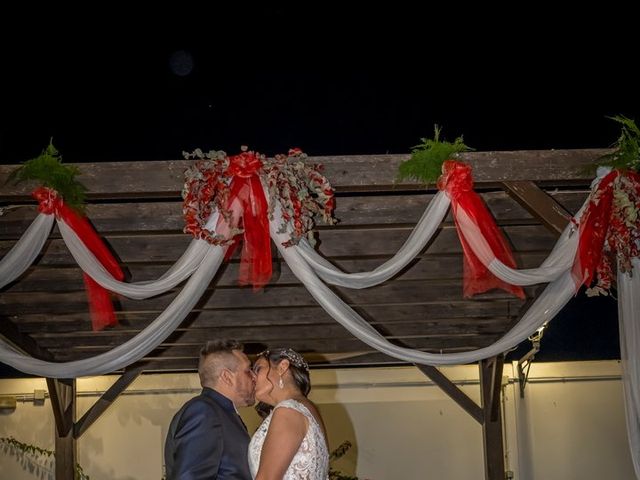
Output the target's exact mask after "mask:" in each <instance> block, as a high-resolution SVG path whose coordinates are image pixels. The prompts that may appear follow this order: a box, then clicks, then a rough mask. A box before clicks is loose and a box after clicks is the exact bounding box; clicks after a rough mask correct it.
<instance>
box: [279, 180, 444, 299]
mask: <svg viewBox="0 0 640 480" xmlns="http://www.w3.org/2000/svg"><path fill="white" fill-rule="evenodd" d="M450 203H451V202H450V201H449V197H447V195H446V194H445V193H444V192H438V193H437V194H436V195H435V196H434V197H433V199H432V200H431V202H429V205H428V206H427V208H426V210H425V211H424V213H423V214H422V217H421V218H420V220H419V221H418V223H417V225H416V226H415V228H414V229H413V231H412V232H411V234H410V235H409V238H407V240H406V241H405V242H404V244H403V245H402V247H400V249H399V250H398V252H397V253H396V254H395V255H394V256H393V257H392V258H390V259H389V260H388V261H386V262H385V263H383V264H382V265H380V266H379V267H377V268H376V269H375V270H372V271H371V272H362V273H344V272H342V271H340V270H338V269H337V268H336V267H335V266H334V265H332V264H331V263H329V262H328V261H327V260H325V259H324V258H323V257H322V256H320V255H319V254H318V252H316V251H315V250H314V249H313V247H312V246H311V245H309V242H307V241H306V239H304V238H303V239H302V240H301V241H300V243H299V245H298V246H297V251H298V254H299V255H300V256H301V257H302V258H303V259H304V260H305V261H306V262H307V263H308V264H309V265H310V266H311V268H313V270H314V271H315V272H316V273H317V274H318V275H319V276H320V277H321V278H322V279H323V280H324V281H326V282H328V283H330V284H332V285H340V286H343V287H347V288H357V289H361V288H368V287H372V286H374V285H378V284H380V283H382V282H385V281H387V280H389V279H390V278H391V277H393V276H394V275H395V274H397V273H398V272H399V271H400V270H402V269H403V268H404V267H405V266H407V264H408V263H409V262H411V261H412V260H413V259H414V258H415V257H416V255H418V254H419V253H420V252H421V251H422V249H423V248H424V247H425V246H426V245H427V243H429V241H430V240H431V237H432V236H433V234H434V233H435V231H436V230H437V229H438V227H439V226H440V224H441V223H442V220H444V217H445V215H446V214H447V210H448V209H449V205H450ZM276 243H278V242H276Z"/></svg>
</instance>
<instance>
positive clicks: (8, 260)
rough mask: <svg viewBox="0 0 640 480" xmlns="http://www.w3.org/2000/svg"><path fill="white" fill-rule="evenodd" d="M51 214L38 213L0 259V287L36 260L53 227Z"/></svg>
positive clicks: (20, 273)
mask: <svg viewBox="0 0 640 480" xmlns="http://www.w3.org/2000/svg"><path fill="white" fill-rule="evenodd" d="M54 220H55V218H54V216H53V215H45V214H43V213H41V214H39V215H38V216H37V217H36V219H35V220H34V221H33V222H31V225H29V227H28V228H27V229H26V230H25V232H24V233H23V234H22V236H21V237H20V239H19V240H18V242H17V243H16V244H15V245H14V246H13V248H12V249H11V250H9V252H8V253H7V254H6V255H5V256H4V257H2V259H0V288H2V287H4V286H5V285H7V284H9V283H11V282H13V281H14V280H15V279H16V278H18V277H19V276H20V275H22V274H23V273H24V272H25V271H26V270H27V268H29V267H30V266H31V264H32V263H33V262H34V261H35V260H36V257H37V256H38V254H39V253H40V251H41V250H42V247H43V246H44V244H45V242H46V241H47V238H49V233H50V232H51V228H52V227H53V221H54Z"/></svg>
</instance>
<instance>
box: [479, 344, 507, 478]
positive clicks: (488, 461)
mask: <svg viewBox="0 0 640 480" xmlns="http://www.w3.org/2000/svg"><path fill="white" fill-rule="evenodd" d="M503 361H504V360H503V357H502V356H500V357H499V358H493V359H487V360H481V361H480V362H479V364H478V367H479V369H480V390H481V399H482V409H483V412H484V420H485V421H484V423H483V424H482V439H483V445H484V464H485V478H486V479H487V480H504V478H505V468H504V441H503V436H502V415H501V410H500V393H501V387H502V384H501V382H502V366H503Z"/></svg>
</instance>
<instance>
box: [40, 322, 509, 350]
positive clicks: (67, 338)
mask: <svg viewBox="0 0 640 480" xmlns="http://www.w3.org/2000/svg"><path fill="white" fill-rule="evenodd" d="M512 320H513V319H511V318H496V319H473V318H469V319H465V321H459V322H456V323H439V324H436V325H434V324H424V323H421V322H408V321H407V322H395V323H385V322H378V323H376V324H374V327H375V328H376V329H377V330H378V331H379V332H381V333H382V334H384V336H385V337H387V338H389V339H407V338H434V339H435V338H444V337H450V336H460V337H462V336H472V335H485V334H489V335H499V334H502V333H504V331H505V330H506V329H507V328H508V327H509V325H510V324H511V322H512ZM138 333H140V331H139V330H130V329H127V330H124V329H109V330H103V331H101V332H92V331H90V330H89V331H78V332H73V333H69V332H63V333H50V332H46V333H34V334H33V338H34V339H36V340H37V341H38V343H39V344H40V345H41V346H42V347H45V348H53V347H59V346H60V345H69V346H70V347H73V346H76V345H82V346H111V347H113V346H117V345H120V344H122V343H124V342H125V341H127V340H130V339H132V338H133V337H134V336H135V335H137V334H138ZM350 336H351V334H350V333H349V332H348V331H347V330H346V329H345V328H344V327H343V326H342V325H340V324H338V323H337V322H335V321H333V322H332V323H326V324H316V325H286V326H273V325H268V326H262V327H251V328H250V329H249V328H247V327H245V326H243V325H238V326H237V327H213V328H194V327H192V326H190V327H189V328H183V329H178V330H176V331H175V332H173V333H172V334H171V335H170V336H169V337H168V338H167V340H165V342H164V344H165V345H166V344H169V343H173V344H183V343H198V342H200V341H201V339H202V338H209V337H212V338H214V337H215V338H236V339H238V340H242V341H249V340H255V339H256V338H260V339H262V340H264V341H268V340H279V339H283V338H296V337H299V338H348V337H350Z"/></svg>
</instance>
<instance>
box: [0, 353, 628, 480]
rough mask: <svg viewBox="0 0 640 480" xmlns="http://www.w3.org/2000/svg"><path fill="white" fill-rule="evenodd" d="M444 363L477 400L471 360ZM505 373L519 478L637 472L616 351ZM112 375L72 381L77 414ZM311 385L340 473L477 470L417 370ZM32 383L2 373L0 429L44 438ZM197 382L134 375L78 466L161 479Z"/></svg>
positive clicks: (420, 474)
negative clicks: (168, 438)
mask: <svg viewBox="0 0 640 480" xmlns="http://www.w3.org/2000/svg"><path fill="white" fill-rule="evenodd" d="M443 371H444V373H445V374H446V375H447V376H448V377H449V378H451V379H452V380H454V381H456V382H461V384H465V385H462V386H461V388H462V389H463V391H465V392H466V393H467V394H468V395H469V396H470V397H472V398H473V399H474V400H476V401H478V399H479V388H478V385H477V379H478V375H477V368H476V367H473V366H465V367H450V368H443ZM505 375H507V376H508V377H509V378H510V379H511V380H510V381H509V383H507V385H506V386H505V389H504V393H505V395H504V405H503V407H504V410H503V411H504V414H505V437H506V443H507V445H506V455H507V465H508V469H509V470H511V471H513V472H514V478H515V479H523V480H535V479H539V480H555V479H558V480H571V479H580V480H591V479H593V480H601V479H603V478H611V479H613V478H615V479H633V478H634V477H633V468H632V465H631V459H630V456H629V451H628V447H627V438H626V430H625V424H624V409H623V405H622V387H621V383H620V380H619V375H620V368H619V364H618V362H580V363H554V364H535V363H534V364H533V366H532V367H531V372H530V382H529V384H528V385H527V387H526V390H525V392H526V398H525V399H520V397H519V391H518V386H517V382H514V381H513V377H514V371H513V367H512V366H511V365H506V366H505ZM114 380H115V378H114V377H99V378H90V379H80V380H79V381H78V392H79V395H80V397H79V408H78V415H77V416H78V418H79V417H80V416H81V415H82V414H83V413H84V412H85V411H86V410H87V409H88V408H89V406H90V405H91V404H92V403H93V402H94V401H95V400H96V399H97V398H98V394H99V393H100V392H102V391H104V390H105V389H106V388H108V386H109V385H110V384H111V383H113V381H114ZM312 384H313V386H314V387H313V391H312V399H313V400H314V401H315V402H316V403H318V404H319V406H320V410H321V412H322V414H323V417H324V419H325V422H326V423H327V428H328V431H329V441H330V444H331V446H332V447H336V446H337V445H339V444H340V443H341V442H342V441H344V440H350V441H351V442H352V443H353V444H354V447H353V448H352V449H351V451H349V453H348V454H347V455H346V456H345V457H343V458H342V459H341V460H340V461H339V462H337V463H336V464H335V466H336V467H337V468H338V469H340V470H342V471H343V472H345V473H349V474H357V475H358V476H359V477H360V478H368V479H371V480H382V479H399V478H402V479H409V480H411V479H426V478H433V479H455V480H479V479H482V478H483V458H482V436H481V428H480V426H479V425H478V424H477V423H476V422H475V421H474V420H473V419H472V418H471V417H470V416H469V415H467V414H466V413H465V412H464V411H463V410H462V409H460V408H459V407H458V406H457V405H456V404H455V403H454V402H453V401H452V400H450V399H449V398H448V397H446V396H445V395H444V394H443V393H442V392H441V391H440V389H438V388H437V387H435V386H433V385H431V384H430V383H429V381H428V380H427V379H426V377H424V376H423V375H422V374H421V373H420V372H419V371H418V370H417V369H415V368H411V367H403V368H376V369H341V370H314V371H313V372H312ZM35 389H46V385H45V382H44V380H40V379H27V380H25V379H21V380H0V395H5V394H10V395H17V396H18V406H17V408H16V410H15V411H13V412H0V437H7V436H13V437H15V438H16V439H18V440H20V441H22V442H25V443H31V444H35V445H38V446H40V447H43V448H49V449H52V448H53V434H54V426H53V416H52V414H51V406H50V403H49V400H48V399H47V400H46V401H45V404H44V405H43V406H37V405H34V404H33V402H32V401H31V398H32V396H33V391H34V390H35ZM198 391H199V385H198V380H197V376H196V375H194V374H188V375H145V376H142V377H140V378H138V379H137V380H136V381H135V382H134V383H133V384H132V385H131V386H130V387H129V389H128V390H127V392H125V394H124V395H122V396H121V397H119V398H118V399H117V400H116V402H115V404H114V405H113V406H112V407H111V409H109V410H108V411H107V412H106V413H105V414H104V415H103V416H102V417H101V418H100V419H99V420H98V421H97V422H96V423H95V424H94V425H93V426H92V427H91V428H90V429H89V430H88V431H87V432H86V433H85V434H84V435H83V436H82V437H81V439H80V440H79V442H78V452H79V460H80V463H81V465H82V466H83V468H84V470H85V471H86V472H87V473H88V474H89V475H90V476H91V478H92V480H101V479H114V480H134V479H135V480H147V479H149V480H152V479H153V480H158V479H160V478H161V476H162V450H163V443H164V438H165V435H166V432H167V428H168V425H169V422H170V420H171V417H172V416H173V414H174V413H175V412H176V411H177V410H178V409H179V408H180V406H181V405H182V404H183V403H184V402H185V401H186V400H187V399H189V398H191V397H192V396H194V395H195V394H197V392H198ZM242 415H243V417H244V418H245V421H246V423H247V426H248V427H249V429H250V430H251V429H252V428H255V427H256V426H257V424H258V422H259V418H258V416H257V415H256V414H255V413H254V412H253V411H252V410H251V409H245V410H243V411H242ZM45 467H46V465H45ZM49 467H50V465H49ZM30 470H31V471H30ZM43 472H44V470H43V469H37V468H35V469H34V468H33V466H30V465H27V464H25V463H24V460H23V461H21V460H20V459H19V458H17V457H16V456H15V455H13V456H12V455H11V452H10V451H9V450H7V449H4V450H3V449H0V478H2V479H5V478H6V479H15V480H22V479H33V478H47V477H46V476H42V475H41V474H42V473H43Z"/></svg>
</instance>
